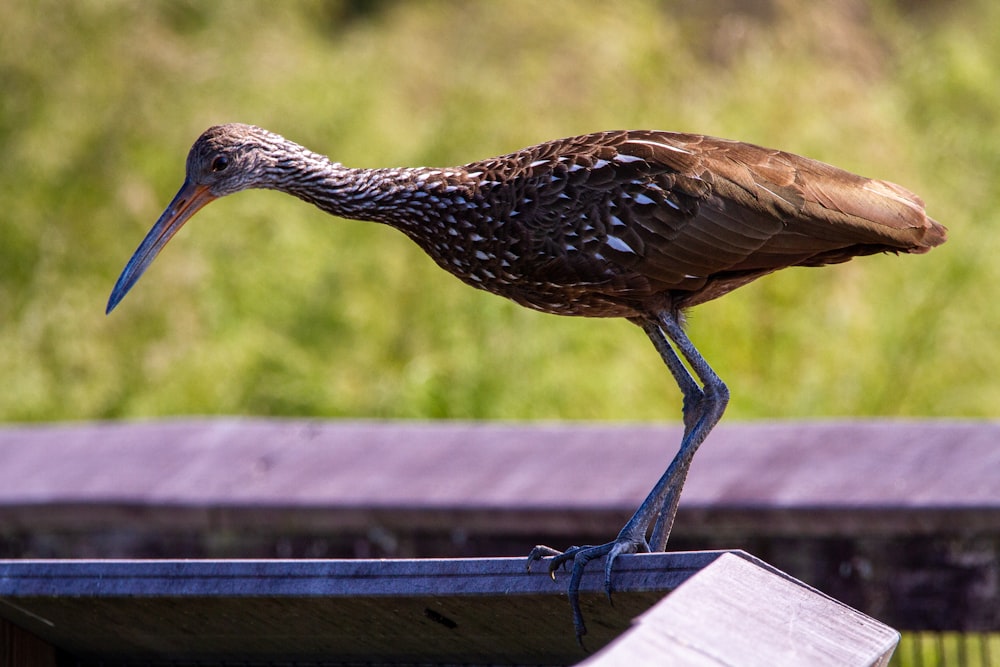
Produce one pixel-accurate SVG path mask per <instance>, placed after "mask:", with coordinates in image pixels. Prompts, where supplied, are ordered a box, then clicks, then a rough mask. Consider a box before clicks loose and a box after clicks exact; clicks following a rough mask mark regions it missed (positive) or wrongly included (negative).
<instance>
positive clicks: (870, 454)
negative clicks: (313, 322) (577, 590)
mask: <svg viewBox="0 0 1000 667" xmlns="http://www.w3.org/2000/svg"><path fill="white" fill-rule="evenodd" d="M679 435H680V430H679V429H678V428H676V427H674V426H658V425H640V426H635V425H605V424H468V423H454V422H433V423H407V422H403V423H399V422H392V423H382V422H342V421H319V420H262V419H189V420H172V421H155V422H137V423H108V424H101V423H97V424H95V423H85V424H65V425H38V426H6V427H0V461H2V465H0V557H35V558H38V557H69V556H72V557H119V558H135V557H142V558H148V557H160V558H179V557H211V558H230V557H239V558H244V557H276V556H277V557H361V558H366V557H373V556H386V557H394V558H406V557H428V556H438V557H455V556H505V555H511V556H513V555H522V554H524V553H526V551H527V549H528V548H530V546H531V545H533V544H535V543H538V542H542V543H548V544H551V545H552V546H555V547H565V546H567V545H569V544H579V543H595V542H599V541H605V540H607V539H609V538H610V537H611V536H613V535H614V534H615V533H616V532H617V531H618V529H619V528H620V527H621V525H622V524H623V522H624V521H625V520H626V519H627V517H628V516H629V515H630V513H631V512H632V511H633V510H634V508H635V507H636V505H637V504H638V503H639V502H640V500H641V499H642V497H643V495H644V494H645V493H646V491H647V490H648V489H649V488H650V487H651V486H652V484H653V482H654V481H655V479H656V478H657V476H658V475H659V474H660V473H661V472H662V470H663V468H664V466H665V464H666V462H667V461H668V459H669V458H670V457H671V456H672V455H673V453H674V451H675V449H676V446H677V439H678V438H679ZM998 470H1000V423H998V422H971V421H970V422H959V421H930V422H928V421H872V422H839V421H834V422H818V423H816V422H802V423H799V422H791V423H774V424H735V425H733V424H726V425H723V426H721V427H719V428H718V429H717V430H716V432H714V433H713V434H712V437H711V438H710V439H709V441H708V442H707V443H706V444H705V445H704V447H702V449H701V450H700V451H699V453H698V457H697V458H696V459H695V461H694V464H693V467H692V471H691V477H690V479H689V482H688V484H687V487H686V489H685V494H684V497H683V499H682V502H681V508H680V512H679V515H678V520H677V524H676V525H675V528H674V533H673V535H672V537H671V543H670V546H671V548H672V549H687V550H695V549H730V548H739V549H744V550H746V551H750V552H751V553H754V554H757V555H759V556H761V557H763V558H765V559H766V560H767V561H769V562H771V563H773V564H775V565H776V566H778V567H780V568H781V569H783V570H785V571H787V572H789V573H790V574H792V575H793V576H795V577H797V578H799V579H801V580H803V581H806V582H808V583H810V584H812V585H814V586H816V587H818V588H820V589H821V590H823V591H825V592H827V593H829V594H831V595H833V596H834V597H836V598H837V599H839V600H842V601H844V602H846V603H847V604H849V605H851V606H853V607H855V608H857V609H861V610H863V611H865V612H866V613H868V614H871V615H873V616H875V617H877V618H880V619H882V620H884V621H886V622H888V623H890V624H892V625H894V626H896V627H899V628H904V629H914V630H965V631H969V630H975V631H997V630H1000V604H998V603H997V600H998V599H1000V584H998V583H997V582H1000V474H997V471H998Z"/></svg>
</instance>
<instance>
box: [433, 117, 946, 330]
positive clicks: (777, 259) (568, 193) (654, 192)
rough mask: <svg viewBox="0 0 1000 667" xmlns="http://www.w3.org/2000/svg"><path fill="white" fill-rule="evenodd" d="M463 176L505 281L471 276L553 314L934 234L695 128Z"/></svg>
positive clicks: (821, 167) (923, 247)
mask: <svg viewBox="0 0 1000 667" xmlns="http://www.w3.org/2000/svg"><path fill="white" fill-rule="evenodd" d="M463 170H464V171H465V172H466V173H467V174H468V175H470V176H471V177H472V178H473V180H474V181H475V182H476V183H477V187H476V189H475V192H474V193H473V194H472V198H473V200H474V201H475V200H476V199H479V200H481V201H479V202H478V203H477V206H476V207H475V208H476V209H480V208H481V207H482V208H481V210H480V211H479V215H480V217H481V222H480V225H481V226H482V227H483V229H482V230H481V231H482V233H484V234H488V235H491V236H492V237H493V238H494V240H496V239H497V238H498V237H499V238H506V239H507V241H509V243H507V245H505V247H504V248H505V252H506V253H507V261H506V264H507V265H508V266H507V267H506V276H505V277H504V279H502V280H494V281H492V282H493V284H483V283H484V282H490V281H483V279H482V278H481V277H479V278H477V279H476V281H475V283H474V284H477V286H479V287H484V288H485V289H488V290H490V291H494V292H496V293H499V294H502V295H504V296H508V297H510V298H512V299H514V300H515V301H518V302H520V303H522V304H524V305H527V306H530V307H533V308H536V309H539V310H545V311H548V312H557V313H562V314H573V315H591V316H625V317H632V316H635V315H637V314H641V313H642V312H645V311H647V310H648V309H649V308H650V307H657V308H659V307H663V306H664V305H669V306H670V307H672V308H675V309H676V308H683V307H687V306H691V305H695V304H698V303H702V302H704V301H707V300H709V299H713V298H716V297H718V296H721V295H722V294H725V293H726V292H728V291H730V290H732V289H735V288H736V287H739V286H740V285H743V284H746V283H747V282H750V281H751V280H753V279H755V278H757V277H760V276H762V275H765V274H767V273H770V272H772V271H776V270H778V269H781V268H785V267H788V266H821V265H825V264H831V263H837V262H843V261H846V260H848V259H850V258H852V257H855V256H859V255H868V254H873V253H878V252H908V253H919V252H926V251H927V250H929V249H930V248H932V247H934V246H936V245H939V244H941V243H943V242H944V240H945V233H946V232H945V228H944V227H942V226H941V225H939V224H938V223H936V222H935V221H934V220H932V219H930V218H929V217H927V215H926V214H925V213H924V206H923V202H922V201H921V200H920V198H918V197H917V196H916V195H914V194H913V193H911V192H909V191H907V190H906V189H904V188H902V187H900V186H898V185H895V184H892V183H888V182H886V181H879V180H873V179H869V178H864V177H862V176H857V175H855V174H851V173H849V172H846V171H843V170H841V169H837V168H836V167H832V166H830V165H828V164H825V163H821V162H818V161H815V160H810V159H808V158H803V157H800V156H797V155H793V154H790V153H785V152H782V151H777V150H772V149H767V148H762V147H760V146H755V145H752V144H746V143H741V142H736V141H728V140H723V139H716V138H712V137H705V136H701V135H692V134H681V133H672V132H656V131H621V132H604V133H598V134H591V135H584V136H580V137H571V138H568V139H562V140H558V141H553V142H548V143H544V144H539V145H537V146H533V147H530V148H527V149H524V150H522V151H518V152H516V153H512V154H510V155H505V156H501V157H497V158H493V159H490V160H484V161H481V162H476V163H472V164H469V165H466V166H465V167H463ZM484 211H485V212H484ZM479 236H482V234H479ZM432 254H433V253H432ZM485 254H486V253H484V255H485ZM436 259H439V258H436ZM439 263H442V265H443V266H444V265H445V264H444V263H443V262H441V260H440V259H439ZM446 268H447V267H446ZM491 274H493V275H495V272H491ZM569 304H573V305H572V306H571V305H569Z"/></svg>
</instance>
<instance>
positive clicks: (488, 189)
mask: <svg viewBox="0 0 1000 667" xmlns="http://www.w3.org/2000/svg"><path fill="white" fill-rule="evenodd" d="M249 188H269V189H272V190H280V191H282V192H287V193H288V194H291V195H295V196H296V197H298V198H300V199H303V200H305V201H307V202H309V203H311V204H314V205H316V206H317V207H319V208H320V209H322V210H324V211H326V212H327V213H331V214H333V215H336V216H339V217H342V218H354V219H359V220H371V221H375V222H382V223H385V224H387V225H391V226H392V227H395V228H396V229H398V230H400V231H401V232H403V233H404V234H406V235H407V236H409V237H410V238H411V239H413V241H414V242H416V243H417V245H419V246H420V247H421V248H423V250H424V251H425V252H426V253H427V254H428V255H430V256H431V258H433V259H434V261H435V262H437V263H438V265H439V266H441V268H443V269H445V270H446V271H448V272H450V273H452V274H454V275H455V276H457V277H458V278H459V279H461V280H462V281H464V282H466V283H467V284H469V285H472V286H473V287H478V288H479V289H483V290H486V291H488V292H492V293H494V294H499V295H500V296H505V297H507V298H509V299H512V300H513V301H515V302H517V303H519V304H521V305H522V306H526V307H528V308H533V309H535V310H540V311H542V312H546V313H553V314H557V315H580V316H586V317H624V318H626V319H628V320H630V321H632V322H634V323H635V324H637V325H638V326H640V327H642V329H643V331H645V332H646V335H647V336H649V338H650V340H651V341H652V342H653V345H654V346H655V347H656V350H657V352H659V354H660V357H661V358H662V359H663V361H664V363H665V364H666V365H667V368H668V369H669V370H670V372H671V373H672V374H673V376H674V379H675V380H676V381H677V384H678V386H679V387H680V390H681V392H682V394H683V407H682V415H683V422H684V434H683V437H682V440H681V443H680V449H679V450H678V452H677V454H676V455H675V456H674V458H673V461H672V462H671V463H670V466H669V467H668V468H667V470H666V472H665V473H664V474H663V476H662V477H661V478H660V480H659V481H658V482H657V483H656V485H655V486H654V487H653V489H652V491H650V493H649V495H648V496H647V497H646V499H645V500H644V501H643V502H642V504H641V505H640V506H639V508H638V510H636V512H635V514H634V515H633V516H632V518H631V519H630V520H629V521H628V523H626V524H625V527H624V528H622V530H621V532H620V533H619V534H618V536H617V537H616V538H615V539H614V540H613V541H611V542H609V543H607V544H603V545H599V546H584V547H573V548H571V549H568V550H567V551H565V552H562V553H560V552H558V551H556V550H554V549H550V548H549V547H543V546H539V547H536V548H535V549H533V550H532V552H531V554H530V556H529V560H528V565H529V567H530V565H531V562H532V561H535V560H538V559H541V558H543V557H545V556H550V555H551V556H554V557H553V558H552V559H550V561H549V571H550V572H551V573H553V575H554V572H555V570H556V569H557V568H558V567H560V566H561V565H562V564H564V563H567V562H569V561H573V572H572V576H571V578H570V583H569V595H570V601H571V604H572V608H573V621H574V625H575V628H576V632H577V637H578V638H580V637H582V635H583V634H584V633H585V632H586V628H585V627H584V624H583V618H582V616H581V614H580V608H579V600H578V595H577V591H578V588H579V582H580V577H581V576H582V574H583V568H584V566H585V565H586V563H587V562H588V561H590V560H593V559H595V558H600V557H603V556H607V559H606V561H605V566H604V567H605V588H606V590H607V592H608V594H609V595H610V594H611V571H612V566H613V564H614V561H615V558H616V557H617V556H619V555H621V554H624V553H634V552H646V551H651V550H652V551H661V550H663V549H664V548H665V546H666V542H667V537H668V535H669V533H670V529H671V526H672V525H673V520H674V515H675V513H676V510H677V503H678V501H679V499H680V494H681V489H682V487H683V486H684V481H685V479H686V477H687V472H688V467H689V466H690V464H691V459H692V457H693V456H694V453H695V451H696V450H697V449H698V446H699V445H700V444H701V443H702V441H703V440H704V439H705V437H706V436H707V435H708V433H709V432H710V431H711V430H712V428H713V427H714V426H715V424H716V423H717V422H718V421H719V419H720V417H722V413H723V411H724V410H725V408H726V403H727V402H728V400H729V391H728V389H727V388H726V385H725V384H724V383H723V382H722V380H720V379H719V376H718V375H716V373H715V371H713V370H712V368H711V367H710V366H709V365H708V363H707V362H706V361H705V359H704V358H703V357H702V356H701V354H699V352H698V350H697V349H695V346H694V345H693V344H692V343H691V341H690V340H689V339H688V337H687V335H686V334H685V333H684V331H683V329H682V327H681V325H682V311H683V310H684V309H686V308H688V307H690V306H695V305H697V304H700V303H704V302H705V301H708V300H710V299H714V298H716V297H719V296H722V295H723V294H725V293H727V292H729V291H731V290H733V289H736V288H737V287H740V286H741V285H745V284H747V283H749V282H750V281H752V280H755V279H756V278H759V277H761V276H763V275H765V274H768V273H771V272H772V271H777V270H778V269H783V268H785V267H789V266H823V265H826V264H835V263H838V262H844V261H847V260H849V259H851V258H852V257H856V256H859V255H871V254H874V253H880V252H907V253H923V252H926V251H928V250H930V249H931V248H933V247H934V246H937V245H940V244H942V243H944V241H945V234H946V230H945V228H944V227H942V226H941V225H940V224H938V223H937V222H935V221H934V220H932V219H930V218H929V217H927V215H926V214H925V213H924V205H923V202H922V201H921V200H920V198H918V197H917V196H916V195H914V194H913V193H911V192H909V191H908V190H906V189H904V188H902V187H900V186H898V185H895V184H893V183H888V182H886V181H880V180H873V179H869V178H864V177H862V176H857V175H855V174H851V173H848V172H845V171H842V170H840V169H837V168H836V167H832V166H830V165H827V164H824V163H821V162H817V161H814V160H810V159H807V158H804V157H799V156H797V155H792V154H789V153H784V152H782V151H778V150H771V149H768V148H762V147H760V146H754V145H752V144H746V143H740V142H737V141H727V140H724V139H716V138H712V137H706V136H701V135H696V134H679V133H674V132H656V131H643V130H637V131H618V132H601V133H597V134H588V135H584V136H579V137H571V138H568V139H560V140H557V141H551V142H548V143H543V144H539V145H537V146H532V147H530V148H525V149H524V150H521V151H518V152H516V153H511V154H510V155H504V156H501V157H496V158H492V159H488V160H483V161H481V162H473V163H471V164H467V165H465V166H461V167H447V168H394V169H351V168H348V167H345V166H343V165H341V164H339V163H336V162H332V161H330V160H329V159H328V158H326V157H324V156H323V155H319V154H317V153H313V152H312V151H310V150H308V149H306V148H304V147H302V146H300V145H298V144H295V143H293V142H291V141H288V140H286V139H285V138H283V137H281V136H279V135H277V134H273V133H271V132H268V131H267V130H263V129H261V128H259V127H253V126H250V125H241V124H231V125H221V126H217V127H212V128H209V129H208V130H207V131H206V132H205V133H204V134H203V135H201V137H199V138H198V140H197V141H196V142H195V143H194V146H193V147H192V148H191V152H190V153H189V155H188V158H187V178H186V180H185V181H184V185H183V186H182V187H181V189H180V191H179V192H178V193H177V195H176V196H175V197H174V200H173V201H172V202H171V203H170V205H169V206H168V207H167V209H166V211H164V212H163V215H162V216H160V219H159V220H158V221H157V222H156V224H155V225H154V226H153V228H152V229H151V230H150V231H149V233H148V234H147V235H146V238H145V239H144V240H143V241H142V243H141V244H140V245H139V247H138V249H137V250H136V251H135V253H134V254H133V256H132V258H131V259H130V260H129V262H128V264H127V265H126V266H125V269H124V271H122V274H121V277H119V279H118V282H117V284H116V285H115V287H114V290H113V291H112V293H111V297H110V299H109V301H108V307H107V312H109V313H110V312H111V310H112V309H113V308H114V307H115V306H116V305H117V304H118V302H119V301H121V299H122V297H124V296H125V294H126V293H127V292H128V291H129V289H131V288H132V286H133V285H134V284H135V282H136V281H137V280H138V279H139V277H140V276H141V275H142V273H143V271H145V270H146V268H147V267H148V266H149V264H150V263H151V262H152V261H153V258H154V257H156V255H157V253H158V252H159V251H160V250H161V249H162V248H163V246H164V245H165V244H166V243H167V241H169V240H170V238H171V237H172V236H173V235H174V234H175V233H176V232H177V230H178V229H180V228H181V226H182V225H183V224H184V223H185V222H186V221H187V220H188V219H189V218H190V217H191V216H193V215H194V214H195V212H197V211H198V210H199V209H200V208H201V207H202V206H204V205H205V204H207V203H209V202H210V201H212V200H214V199H218V198H219V197H223V196H225V195H228V194H232V193H234V192H238V191H240V190H246V189H249ZM682 358H683V361H682ZM685 362H686V363H687V366H688V367H690V369H691V371H690V372H689V371H688V370H687V368H686V367H685ZM692 372H693V375H692ZM699 383H700V384H699ZM650 529H652V533H651V534H650ZM647 536H648V541H647Z"/></svg>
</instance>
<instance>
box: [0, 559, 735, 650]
mask: <svg viewBox="0 0 1000 667" xmlns="http://www.w3.org/2000/svg"><path fill="white" fill-rule="evenodd" d="M720 555H722V554H721V552H698V553H688V554H644V555H642V556H626V557H623V558H622V559H621V560H620V562H619V564H618V566H617V567H616V572H615V584H616V587H617V589H618V593H616V596H615V603H614V606H612V605H610V604H608V601H607V599H606V597H605V595H604V593H603V591H602V589H601V586H602V574H601V573H600V571H599V570H600V569H599V568H593V569H592V570H590V571H588V572H587V574H586V575H585V576H584V579H583V582H582V585H581V591H582V595H581V602H582V606H583V611H584V614H585V615H586V618H587V622H588V626H589V628H590V633H589V634H588V637H587V641H588V645H589V646H590V647H591V648H592V649H597V648H599V647H601V646H603V645H605V644H607V643H608V642H609V641H610V640H611V639H613V638H614V637H615V636H617V635H618V634H620V633H621V632H623V631H624V630H626V629H628V627H629V624H630V622H631V619H632V618H634V617H635V616H637V615H638V614H640V613H641V612H643V611H645V610H646V609H648V608H649V607H650V606H652V605H653V604H654V603H655V602H656V601H658V600H659V599H661V598H662V597H663V596H664V595H665V594H666V593H668V592H669V591H671V590H673V589H675V588H676V587H677V586H678V585H679V584H680V583H682V582H683V581H685V580H687V579H688V578H690V577H691V576H692V575H693V574H695V573H696V572H698V571H699V570H701V569H702V568H704V567H705V566H707V565H709V564H711V563H712V562H713V561H715V560H716V559H717V558H718V557H719V556H720ZM539 569H540V570H541V571H535V572H531V573H529V572H527V571H526V569H525V561H524V559H521V558H506V559H447V560H440V559H427V560H412V561H411V560H322V561H308V560H295V561H280V560H265V561H259V560H255V561H17V560H14V561H11V560H7V561H0V617H6V618H7V619H8V620H9V621H11V622H13V623H16V624H17V625H18V626H20V627H22V628H25V629H27V630H29V631H30V632H32V633H33V634H35V635H37V636H38V637H41V638H42V639H44V640H45V641H47V642H49V643H50V644H52V645H53V646H56V647H58V648H59V649H61V650H63V651H65V652H67V653H69V654H72V655H74V656H76V657H79V658H87V659H90V660H97V659H98V658H99V659H101V660H116V661H127V660H131V661H142V660H152V659H156V660H211V659H222V658H225V659H226V660H233V661H236V660H246V661H250V660H256V661H267V660H274V661H278V660H283V661H290V660H299V661H305V660H312V661H320V660H323V661H330V662H333V661H341V662H351V661H354V662H365V663H368V662H375V663H378V662H385V663H404V662H405V663H411V664H412V663H436V664H572V663H575V662H577V661H579V660H580V659H581V658H582V657H583V655H584V654H583V653H582V652H581V650H580V648H579V646H577V644H576V640H575V638H574V635H573V630H572V623H571V620H570V610H569V605H568V603H567V601H566V596H565V586H566V575H560V576H559V577H558V581H553V580H552V579H551V578H550V577H549V576H548V574H547V572H545V571H544V568H536V570H539Z"/></svg>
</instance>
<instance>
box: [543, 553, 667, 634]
mask: <svg viewBox="0 0 1000 667" xmlns="http://www.w3.org/2000/svg"><path fill="white" fill-rule="evenodd" d="M648 551H649V544H648V543H647V542H646V540H645V539H644V538H641V537H640V538H632V537H623V536H621V535H619V536H618V537H617V538H616V539H615V540H614V541H613V542H608V543H607V544H599V545H596V546H594V545H589V544H586V545H583V546H579V547H570V548H569V549H567V550H566V551H558V550H556V549H553V548H552V547H547V546H544V545H538V546H536V547H535V548H534V549H532V550H531V553H529V554H528V564H527V566H528V570H529V571H530V570H531V564H532V563H533V562H535V561H539V560H542V559H543V558H548V559H549V565H548V569H549V575H550V576H551V577H552V578H553V579H555V578H556V570H558V569H559V568H561V567H564V566H565V565H566V563H568V562H570V561H572V562H573V569H572V570H571V573H570V578H569V587H568V590H567V594H568V596H569V603H570V606H571V607H572V609H573V628H574V630H575V631H576V641H577V643H579V644H580V647H581V648H584V646H583V636H584V635H585V634H587V626H586V624H585V623H584V622H583V612H581V611H580V581H581V580H582V579H583V570H584V568H586V567H587V563H589V562H590V561H592V560H595V559H597V558H602V557H604V556H607V559H606V560H605V561H604V591H605V593H607V595H608V602H611V603H612V604H614V602H613V601H612V599H611V592H612V590H613V589H612V587H611V570H612V568H613V567H614V564H615V560H616V559H617V558H618V556H620V555H622V554H634V553H646V552H648ZM584 650H586V648H584Z"/></svg>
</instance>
